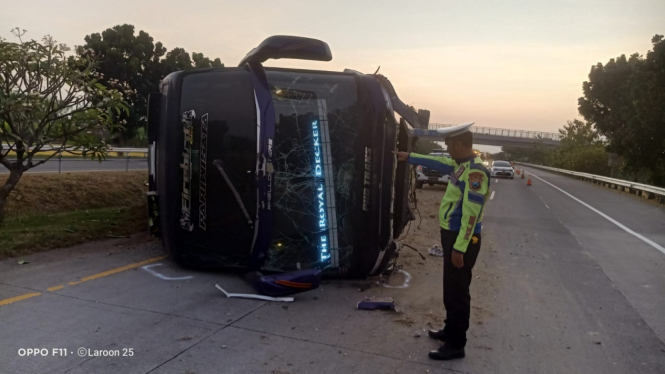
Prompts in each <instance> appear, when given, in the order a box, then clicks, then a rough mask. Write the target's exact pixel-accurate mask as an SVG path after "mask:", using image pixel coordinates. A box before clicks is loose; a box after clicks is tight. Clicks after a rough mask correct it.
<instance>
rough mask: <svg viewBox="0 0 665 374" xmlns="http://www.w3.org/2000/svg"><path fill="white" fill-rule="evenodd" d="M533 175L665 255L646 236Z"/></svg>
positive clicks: (664, 249)
mask: <svg viewBox="0 0 665 374" xmlns="http://www.w3.org/2000/svg"><path fill="white" fill-rule="evenodd" d="M531 175H532V176H533V177H535V178H538V179H540V180H541V181H543V182H545V183H547V184H549V185H550V186H552V187H554V188H556V189H557V190H559V191H561V192H563V193H564V194H566V195H568V196H569V197H570V198H571V199H573V200H575V201H577V202H578V203H580V204H582V205H584V206H585V207H587V208H589V209H591V210H592V211H594V212H596V213H598V215H600V216H601V217H603V218H605V219H606V220H608V221H610V222H612V223H613V224H615V225H617V226H619V227H620V228H621V229H622V230H624V231H625V232H627V233H629V234H631V235H633V236H634V237H636V238H638V239H640V240H641V241H643V242H645V243H647V244H649V245H650V246H652V247H654V248H656V249H657V250H659V251H661V252H662V253H664V254H665V248H663V247H661V246H660V245H658V243H655V242H654V241H652V240H650V239H648V238H645V237H644V236H642V235H640V234H638V233H636V232H635V231H633V230H631V229H629V228H628V227H626V226H624V225H623V224H621V223H620V222H618V221H617V220H615V219H614V218H612V217H610V216H608V215H607V214H605V213H603V212H601V211H600V210H598V209H596V208H594V207H592V206H591V205H589V204H587V203H585V202H584V201H582V200H580V199H578V198H576V197H575V196H573V195H571V194H569V193H568V192H566V191H564V190H562V189H561V188H559V187H557V186H555V185H553V184H552V183H550V182H548V181H546V180H544V179H543V178H541V177H539V176H537V175H535V174H533V173H531Z"/></svg>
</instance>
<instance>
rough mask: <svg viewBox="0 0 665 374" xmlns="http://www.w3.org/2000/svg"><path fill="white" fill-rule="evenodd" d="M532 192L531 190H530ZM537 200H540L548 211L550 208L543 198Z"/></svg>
mask: <svg viewBox="0 0 665 374" xmlns="http://www.w3.org/2000/svg"><path fill="white" fill-rule="evenodd" d="M532 191H533V190H532ZM538 198H539V199H540V201H542V202H543V204H545V207H546V208H547V209H549V208H550V207H549V206H548V205H547V203H546V202H545V200H543V198H542V197H540V196H538Z"/></svg>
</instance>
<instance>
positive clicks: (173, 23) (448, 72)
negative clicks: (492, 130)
mask: <svg viewBox="0 0 665 374" xmlns="http://www.w3.org/2000/svg"><path fill="white" fill-rule="evenodd" d="M0 9H1V10H2V12H0V37H3V38H5V39H8V40H15V38H14V37H13V36H12V35H11V33H10V29H11V28H13V27H16V26H18V27H20V28H22V29H26V30H28V34H27V35H26V36H27V37H29V38H34V39H41V37H42V36H44V35H46V34H50V35H52V36H53V37H54V38H55V39H56V40H58V41H59V42H63V43H66V44H68V45H70V46H74V45H80V44H83V42H84V40H83V38H84V37H85V35H88V34H91V33H95V32H102V31H103V30H105V29H107V28H109V27H112V26H114V25H118V24H123V23H128V24H132V25H134V26H135V27H136V30H137V33H138V30H144V31H146V32H148V33H149V34H150V35H151V36H152V37H153V38H154V40H155V41H161V42H162V43H163V44H164V45H165V46H166V47H167V48H168V49H169V50H170V49H173V48H175V47H182V48H185V50H187V51H188V52H190V53H191V52H203V54H204V55H206V56H208V57H211V58H214V57H219V58H221V60H222V62H224V63H225V64H226V65H227V66H236V65H237V64H238V62H239V61H240V60H241V59H242V57H244V56H245V54H246V53H247V52H249V50H251V49H252V48H253V47H255V46H257V45H258V44H259V43H260V42H261V41H262V40H263V39H265V38H267V37H269V36H271V35H298V36H306V37H311V38H317V39H321V40H323V41H325V42H327V43H328V44H329V46H330V48H331V50H332V54H333V60H332V61H330V62H318V61H300V60H271V61H268V62H267V63H266V66H280V67H297V68H304V69H319V70H332V71H341V70H343V69H345V68H350V69H353V70H358V71H361V72H364V73H373V72H374V71H376V69H377V68H378V67H379V66H380V67H381V68H380V73H382V74H383V75H385V76H387V77H388V78H389V79H390V80H391V82H392V83H393V86H394V87H395V89H396V91H397V93H398V95H399V96H400V98H401V99H402V101H404V102H405V103H407V104H411V105H413V106H415V107H416V108H420V109H428V110H430V112H431V119H430V122H432V123H448V124H453V123H467V122H476V125H477V126H487V127H499V128H511V129H526V130H536V131H550V132H556V131H557V129H559V128H561V127H562V126H563V125H564V124H565V123H566V121H567V120H572V119H575V118H580V117H579V115H578V112H577V99H578V98H579V97H580V96H582V83H583V82H584V81H585V80H586V79H587V76H588V73H589V70H590V68H591V66H592V65H595V64H596V63H598V62H602V63H606V62H607V61H608V60H609V59H610V58H614V57H617V56H620V55H621V54H626V55H630V54H632V53H635V52H638V53H640V54H642V55H644V54H646V52H647V51H648V50H649V49H650V48H651V38H652V37H653V35H655V34H664V33H665V0H632V1H628V0H622V1H616V0H603V1H598V0H575V1H573V0H559V1H557V0H546V1H544V0H528V1H522V0H520V1H508V0H504V1H492V0H482V1H473V0H467V1H463V0H457V1H444V0H432V1H427V0H409V1H404V0H403V1H393V0H383V1H373V0H372V1H370V0H365V1H347V0H327V1H321V0H309V1H297V0H280V1H275V0H272V1H251V0H246V1H238V0H234V1H227V0H216V1H208V0H188V1H182V0H161V1H147V0H114V1H98V0H85V1H83V0H60V1H54V0H29V1H16V0H0Z"/></svg>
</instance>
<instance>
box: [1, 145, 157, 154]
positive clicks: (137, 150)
mask: <svg viewBox="0 0 665 374" xmlns="http://www.w3.org/2000/svg"><path fill="white" fill-rule="evenodd" d="M3 146H5V147H9V146H10V144H7V143H3ZM59 148H60V145H59V144H53V145H45V146H44V147H43V148H42V149H41V151H44V152H48V151H52V150H54V149H59ZM68 148H69V149H72V148H74V147H65V150H67V149H68ZM41 151H40V152H41ZM108 151H109V152H123V153H130V152H131V153H144V154H145V156H146V157H147V155H148V148H132V147H128V148H125V147H109V148H108Z"/></svg>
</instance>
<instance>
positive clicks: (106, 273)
mask: <svg viewBox="0 0 665 374" xmlns="http://www.w3.org/2000/svg"><path fill="white" fill-rule="evenodd" d="M166 257H167V256H166V255H164V256H159V257H153V258H149V259H147V260H145V261H141V262H135V263H133V264H129V265H125V266H122V267H119V268H115V269H111V270H107V271H103V272H101V273H97V274H93V275H91V276H89V277H85V278H83V279H81V280H78V281H75V282H69V283H67V284H69V285H70V286H74V285H77V284H79V283H83V282H87V281H91V280H95V279H99V278H103V277H108V276H109V275H113V274H116V273H120V272H123V271H126V270H131V269H136V268H138V267H140V266H143V265H148V264H152V263H153V262H157V261H161V260H163V259H165V258H166Z"/></svg>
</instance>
